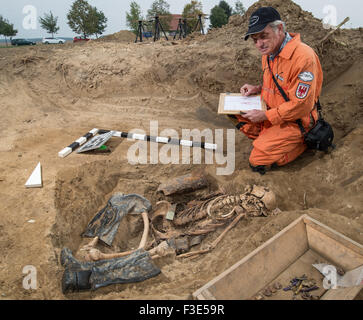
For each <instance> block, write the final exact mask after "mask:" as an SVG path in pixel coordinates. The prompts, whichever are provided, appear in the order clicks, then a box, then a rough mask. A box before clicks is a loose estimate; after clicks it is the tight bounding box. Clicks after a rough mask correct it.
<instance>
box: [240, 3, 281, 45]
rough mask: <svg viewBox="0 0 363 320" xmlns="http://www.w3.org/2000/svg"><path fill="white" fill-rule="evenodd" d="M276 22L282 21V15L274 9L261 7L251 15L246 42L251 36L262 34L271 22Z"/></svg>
mask: <svg viewBox="0 0 363 320" xmlns="http://www.w3.org/2000/svg"><path fill="white" fill-rule="evenodd" d="M276 20H281V17H280V14H279V13H278V11H277V10H276V9H274V8H272V7H261V8H259V9H257V10H256V11H254V12H253V13H252V14H251V17H250V20H249V23H248V31H247V33H246V35H245V40H247V39H248V37H249V36H250V35H251V34H255V33H259V32H261V31H262V30H263V29H265V28H266V26H267V25H268V24H269V23H270V22H274V21H276Z"/></svg>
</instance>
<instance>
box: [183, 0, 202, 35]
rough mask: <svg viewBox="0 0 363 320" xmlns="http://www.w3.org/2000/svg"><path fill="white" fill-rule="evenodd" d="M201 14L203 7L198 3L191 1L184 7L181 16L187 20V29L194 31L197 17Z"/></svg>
mask: <svg viewBox="0 0 363 320" xmlns="http://www.w3.org/2000/svg"><path fill="white" fill-rule="evenodd" d="M199 14H203V6H202V3H201V2H200V1H197V0H192V1H191V2H190V3H187V4H186V5H185V6H184V9H183V13H182V16H183V18H184V19H188V20H187V21H188V22H187V23H188V29H189V30H194V29H195V26H196V25H197V22H198V15H199Z"/></svg>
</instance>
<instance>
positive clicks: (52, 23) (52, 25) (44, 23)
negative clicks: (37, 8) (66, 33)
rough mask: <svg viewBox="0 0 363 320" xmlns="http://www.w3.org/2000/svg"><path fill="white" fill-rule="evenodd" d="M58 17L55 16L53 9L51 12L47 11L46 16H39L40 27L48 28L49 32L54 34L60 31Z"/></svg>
mask: <svg viewBox="0 0 363 320" xmlns="http://www.w3.org/2000/svg"><path fill="white" fill-rule="evenodd" d="M57 22H58V17H54V16H53V13H52V11H50V13H49V14H47V13H45V14H44V18H42V17H39V23H40V27H41V28H43V29H44V30H46V31H47V32H48V33H51V34H52V37H54V34H55V33H57V32H58V31H59V27H58V26H57Z"/></svg>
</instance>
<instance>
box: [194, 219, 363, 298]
mask: <svg viewBox="0 0 363 320" xmlns="http://www.w3.org/2000/svg"><path fill="white" fill-rule="evenodd" d="M317 262H324V263H329V264H332V265H334V266H336V267H337V268H342V269H343V270H345V271H350V270H353V269H355V268H357V267H359V266H361V265H363V246H362V245H361V244H359V243H357V242H354V241H353V240H351V239H349V238H347V237H345V236H344V235H342V234H340V233H338V232H336V231H335V230H333V229H331V228H329V227H327V226H325V225H323V224H322V223H320V222H319V221H317V220H314V219H312V218H311V217H309V216H308V215H303V216H301V217H300V218H299V219H297V220H295V221H294V222H293V223H291V224H290V225H288V226H287V227H286V228H285V229H283V230H282V231H281V232H279V233H278V234H276V235H275V236H274V237H272V238H271V239H270V240H268V241H267V242H265V243H264V244H263V245H262V246H260V247H258V248H257V249H255V250H254V251H252V252H251V253H250V254H248V255H247V256H246V257H244V258H243V259H242V260H240V261H238V262H237V263H235V264H234V265H233V266H231V267H230V268H229V269H227V270H225V271H224V272H222V273H221V274H220V275H218V276H217V277H216V278H214V279H212V280H211V281H209V282H208V283H207V284H206V285H204V286H203V287H202V288H200V289H198V290H197V291H195V292H194V293H193V298H194V299H198V300H214V299H216V300H245V299H252V298H253V297H254V296H255V295H256V294H257V293H259V292H260V291H261V290H263V289H264V288H266V287H267V286H269V285H270V284H273V283H275V282H280V283H281V284H282V285H283V286H287V285H288V284H289V281H290V280H291V279H292V278H294V277H296V276H301V275H302V274H305V275H307V276H308V277H312V278H314V279H320V281H321V283H320V285H319V284H318V286H319V291H314V294H317V295H319V296H320V299H321V300H325V299H326V300H352V299H354V297H355V296H356V295H357V294H358V293H359V291H360V290H361V289H362V288H363V286H356V287H351V288H338V289H330V290H326V289H324V287H323V285H322V280H323V278H324V277H323V275H322V274H321V273H320V272H319V271H318V270H316V269H315V268H314V267H313V266H312V264H313V263H317ZM287 293H288V291H283V290H279V291H278V292H277V293H276V294H274V295H273V296H271V297H270V298H269V299H282V300H283V299H291V297H292V294H293V293H292V292H291V291H290V294H291V296H289V294H287Z"/></svg>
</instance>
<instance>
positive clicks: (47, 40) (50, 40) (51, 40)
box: [42, 38, 66, 44]
mask: <svg viewBox="0 0 363 320" xmlns="http://www.w3.org/2000/svg"><path fill="white" fill-rule="evenodd" d="M65 42H66V40H64V39H61V38H43V40H42V43H44V44H50V43H60V44H63V43H65Z"/></svg>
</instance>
